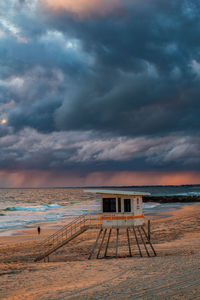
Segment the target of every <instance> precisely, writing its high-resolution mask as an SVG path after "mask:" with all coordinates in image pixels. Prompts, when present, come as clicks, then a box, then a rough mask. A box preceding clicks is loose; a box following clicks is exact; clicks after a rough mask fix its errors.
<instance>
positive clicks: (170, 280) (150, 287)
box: [0, 205, 200, 299]
mask: <svg viewBox="0 0 200 300" xmlns="http://www.w3.org/2000/svg"><path fill="white" fill-rule="evenodd" d="M199 215H200V205H191V206H185V207H183V208H181V209H179V210H175V211H173V212H169V213H165V214H164V216H162V215H158V216H152V217H148V219H151V225H152V242H153V244H154V246H155V249H156V251H157V254H158V256H157V257H151V258H148V257H142V258H141V257H139V254H138V249H137V248H136V247H135V245H134V244H133V243H132V252H133V257H125V258H124V256H126V254H127V255H128V245H127V240H126V238H125V234H124V232H123V230H122V231H121V233H120V239H119V256H120V257H122V258H118V259H116V258H113V259H106V260H105V259H99V260H97V259H92V260H88V259H87V257H88V254H89V251H90V249H91V247H92V245H93V243H94V241H95V238H96V235H97V232H98V231H97V230H95V229H92V230H88V231H86V232H85V233H83V234H82V235H80V236H79V237H77V238H76V239H75V240H73V241H71V242H70V243H68V244H67V245H66V246H64V247H63V248H61V249H59V250H58V251H57V252H56V253H55V254H52V255H51V256H50V262H49V263H45V262H37V263H35V262H34V258H35V256H36V253H37V250H38V249H37V244H38V243H39V242H40V241H42V240H43V239H45V237H46V236H48V235H49V234H51V233H53V232H54V231H55V230H56V229H47V230H45V225H43V227H42V232H41V235H40V236H38V235H37V234H36V230H35V229H27V230H24V231H23V234H21V235H13V236H7V237H5V236H4V237H0V282H1V284H0V299H199V298H200V277H199V272H200V217H199ZM146 219H147V218H146ZM131 242H133V239H132V238H131ZM114 247H115V236H114V235H113V237H112V238H111V245H110V248H109V255H112V254H114V252H113V251H114V250H115V248H114Z"/></svg>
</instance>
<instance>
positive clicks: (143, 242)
mask: <svg viewBox="0 0 200 300" xmlns="http://www.w3.org/2000/svg"><path fill="white" fill-rule="evenodd" d="M137 229H138V232H139V235H140V237H141V240H142V243H143V245H144V248H145V250H146V253H147V255H148V256H150V254H149V251H148V249H147V246H146V243H145V241H144V239H143V236H142V233H141V231H140V227H138V228H137Z"/></svg>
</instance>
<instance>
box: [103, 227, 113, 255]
mask: <svg viewBox="0 0 200 300" xmlns="http://www.w3.org/2000/svg"><path fill="white" fill-rule="evenodd" d="M111 231H112V229H110V231H109V234H108V240H107V244H106V249H105V253H104V257H106V256H107V251H108V245H109V241H110V236H111Z"/></svg>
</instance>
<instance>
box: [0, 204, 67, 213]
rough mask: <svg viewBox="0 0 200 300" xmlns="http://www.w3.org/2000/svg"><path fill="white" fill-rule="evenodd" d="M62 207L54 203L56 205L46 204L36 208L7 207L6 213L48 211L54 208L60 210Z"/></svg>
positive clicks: (35, 206)
mask: <svg viewBox="0 0 200 300" xmlns="http://www.w3.org/2000/svg"><path fill="white" fill-rule="evenodd" d="M59 207H61V205H59V204H57V203H54V204H49V205H47V204H44V205H34V206H12V207H7V208H5V209H4V210H5V211H47V210H49V209H53V208H59Z"/></svg>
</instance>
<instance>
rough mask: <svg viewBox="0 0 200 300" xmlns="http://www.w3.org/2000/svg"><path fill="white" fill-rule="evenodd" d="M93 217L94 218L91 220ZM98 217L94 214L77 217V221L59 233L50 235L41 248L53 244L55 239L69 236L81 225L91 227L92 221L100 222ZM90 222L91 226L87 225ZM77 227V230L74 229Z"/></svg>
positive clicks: (61, 229) (41, 244)
mask: <svg viewBox="0 0 200 300" xmlns="http://www.w3.org/2000/svg"><path fill="white" fill-rule="evenodd" d="M91 216H94V218H92V219H91ZM98 216H100V215H99V214H92V215H88V214H87V215H81V216H79V217H77V218H76V219H74V220H73V221H71V222H70V223H68V224H67V225H65V226H64V227H62V228H60V229H59V230H58V231H56V232H55V233H53V234H52V235H50V236H49V237H47V238H46V239H45V240H44V241H42V242H41V243H40V244H39V246H45V245H46V244H47V243H49V242H51V241H52V240H54V238H55V239H57V240H58V239H59V237H61V236H63V234H64V235H65V236H68V233H69V231H71V232H72V231H74V229H76V227H80V225H81V224H83V223H85V225H91V221H96V220H98V219H99V220H100V218H98ZM88 221H89V222H90V224H87V223H88ZM74 227H75V228H74Z"/></svg>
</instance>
